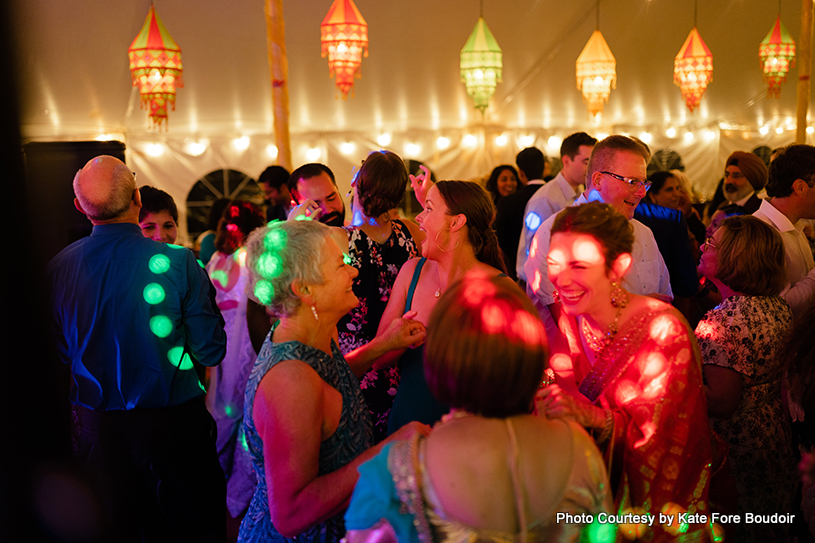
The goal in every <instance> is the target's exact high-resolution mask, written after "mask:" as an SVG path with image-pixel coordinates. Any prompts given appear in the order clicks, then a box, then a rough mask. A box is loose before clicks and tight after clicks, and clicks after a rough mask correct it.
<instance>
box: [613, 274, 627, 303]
mask: <svg viewBox="0 0 815 543" xmlns="http://www.w3.org/2000/svg"><path fill="white" fill-rule="evenodd" d="M611 286H612V287H613V290H612V291H611V305H612V307H618V308H620V309H625V306H627V305H628V296H626V294H625V291H624V290H623V289H622V287H621V286H620V285H618V284H617V281H612V282H611Z"/></svg>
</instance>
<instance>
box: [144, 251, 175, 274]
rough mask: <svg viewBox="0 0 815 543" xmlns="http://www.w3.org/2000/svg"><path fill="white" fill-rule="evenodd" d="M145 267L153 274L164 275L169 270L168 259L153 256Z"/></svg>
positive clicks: (161, 256)
mask: <svg viewBox="0 0 815 543" xmlns="http://www.w3.org/2000/svg"><path fill="white" fill-rule="evenodd" d="M147 266H148V267H149V268H150V271H151V272H153V273H164V272H166V271H167V270H169V269H170V259H169V258H167V257H166V256H164V255H153V256H152V257H151V258H150V262H149V263H148V264H147Z"/></svg>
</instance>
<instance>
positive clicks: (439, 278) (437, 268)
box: [433, 264, 441, 298]
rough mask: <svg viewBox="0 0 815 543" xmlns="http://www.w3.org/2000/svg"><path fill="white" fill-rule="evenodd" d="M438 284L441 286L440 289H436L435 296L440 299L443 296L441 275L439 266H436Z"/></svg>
mask: <svg viewBox="0 0 815 543" xmlns="http://www.w3.org/2000/svg"><path fill="white" fill-rule="evenodd" d="M436 282H437V283H438V284H439V288H437V289H436V292H434V293H433V295H434V296H435V297H436V298H438V297H439V296H441V275H439V267H438V264H436Z"/></svg>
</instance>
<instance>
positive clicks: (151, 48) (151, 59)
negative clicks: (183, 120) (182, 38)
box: [127, 5, 184, 129]
mask: <svg viewBox="0 0 815 543" xmlns="http://www.w3.org/2000/svg"><path fill="white" fill-rule="evenodd" d="M127 56H128V57H129V58H130V73H131V74H132V76H133V86H134V87H139V94H140V95H141V106H142V108H145V107H147V106H148V105H149V109H150V113H149V114H148V115H149V118H150V121H151V122H152V124H153V126H158V127H161V125H162V123H166V121H167V106H168V105H170V106H172V108H173V110H175V89H176V88H180V87H183V86H184V81H183V80H182V79H181V49H180V48H179V47H178V45H176V43H175V40H173V38H172V37H171V36H170V33H169V32H167V29H166V28H165V27H164V23H162V22H161V19H159V17H158V15H157V14H156V10H155V8H154V7H153V6H152V5H151V6H150V11H149V12H148V13H147V19H145V20H144V26H142V29H141V31H140V32H139V35H138V36H136V39H135V40H133V43H131V44H130V47H129V48H128V49H127ZM166 126H167V125H166V124H165V125H164V127H165V129H166Z"/></svg>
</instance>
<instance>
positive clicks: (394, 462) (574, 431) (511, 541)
mask: <svg viewBox="0 0 815 543" xmlns="http://www.w3.org/2000/svg"><path fill="white" fill-rule="evenodd" d="M505 422H506V426H507V432H508V434H509V436H510V440H509V444H510V445H509V450H508V454H507V469H508V471H509V473H510V476H511V478H512V487H513V491H514V494H515V504H516V513H517V515H518V524H519V525H520V526H524V527H525V530H524V534H519V533H506V532H502V531H498V530H490V529H485V528H476V527H473V526H468V525H467V524H464V523H462V522H459V521H458V520H456V519H455V518H453V517H451V516H450V515H449V514H447V513H446V512H445V511H444V508H443V507H442V505H441V502H440V500H439V498H438V497H437V494H436V491H435V489H434V487H433V482H432V481H431V480H430V477H429V475H428V470H427V469H426V467H425V456H426V452H425V451H426V448H427V447H426V444H427V440H426V438H422V437H419V436H416V437H414V438H413V439H412V440H410V441H397V442H396V443H393V444H390V445H387V446H386V447H385V448H384V449H383V450H382V451H381V452H380V453H379V454H378V455H377V456H375V457H374V458H372V459H371V460H369V461H368V462H366V463H364V464H363V465H362V466H360V468H359V473H360V479H359V482H358V483H357V486H356V488H355V489H354V494H353V496H352V497H351V504H350V505H349V507H348V511H347V512H346V515H345V522H346V525H347V528H348V529H349V530H367V529H369V528H372V527H374V526H376V525H377V523H379V522H380V519H384V520H385V521H387V523H388V524H389V525H390V528H391V529H392V530H393V532H394V533H395V535H396V536H397V538H398V540H399V541H400V542H406V543H431V542H449V543H453V542H455V543H471V542H479V543H487V542H495V543H515V542H516V541H528V542H544V541H545V542H565V541H578V540H580V535H581V532H583V531H584V530H585V529H586V524H584V523H581V522H563V521H558V520H557V513H569V514H571V515H579V514H581V513H587V514H589V515H592V517H593V518H597V515H598V514H599V513H601V512H605V513H609V512H611V507H612V503H611V495H610V493H609V486H608V483H607V481H608V478H607V476H606V470H605V468H604V466H603V459H602V456H601V455H600V452H599V451H598V450H597V448H596V447H595V446H594V444H593V443H592V441H591V438H590V437H589V436H588V435H587V434H586V432H585V430H583V429H582V428H580V427H579V426H578V425H577V424H576V423H573V422H568V423H567V422H562V423H561V424H567V425H568V426H569V429H570V433H571V436H572V439H571V442H572V443H571V445H572V446H571V451H570V458H571V462H570V463H571V470H570V474H569V477H568V479H567V480H566V483H565V485H564V487H563V488H561V489H559V499H557V500H555V501H554V504H553V506H552V508H551V510H550V511H549V513H547V514H545V515H543V516H541V517H540V518H537V519H531V521H529V520H530V519H526V513H525V511H526V503H525V502H526V500H525V492H524V486H525V485H527V486H528V485H533V484H534V481H522V480H520V478H519V473H518V458H519V445H518V443H517V441H516V439H515V432H514V429H513V426H512V423H511V422H510V420H509V419H505ZM546 456H547V453H546V451H545V450H542V451H540V461H541V462H544V463H545V462H546ZM483 484H484V486H483V488H481V489H479V490H480V491H482V492H489V482H488V481H487V482H484V483H483ZM353 535H354V534H353V533H349V536H351V537H350V538H349V540H350V541H356V539H355V538H354V537H353ZM371 539H373V538H369V540H371Z"/></svg>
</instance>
